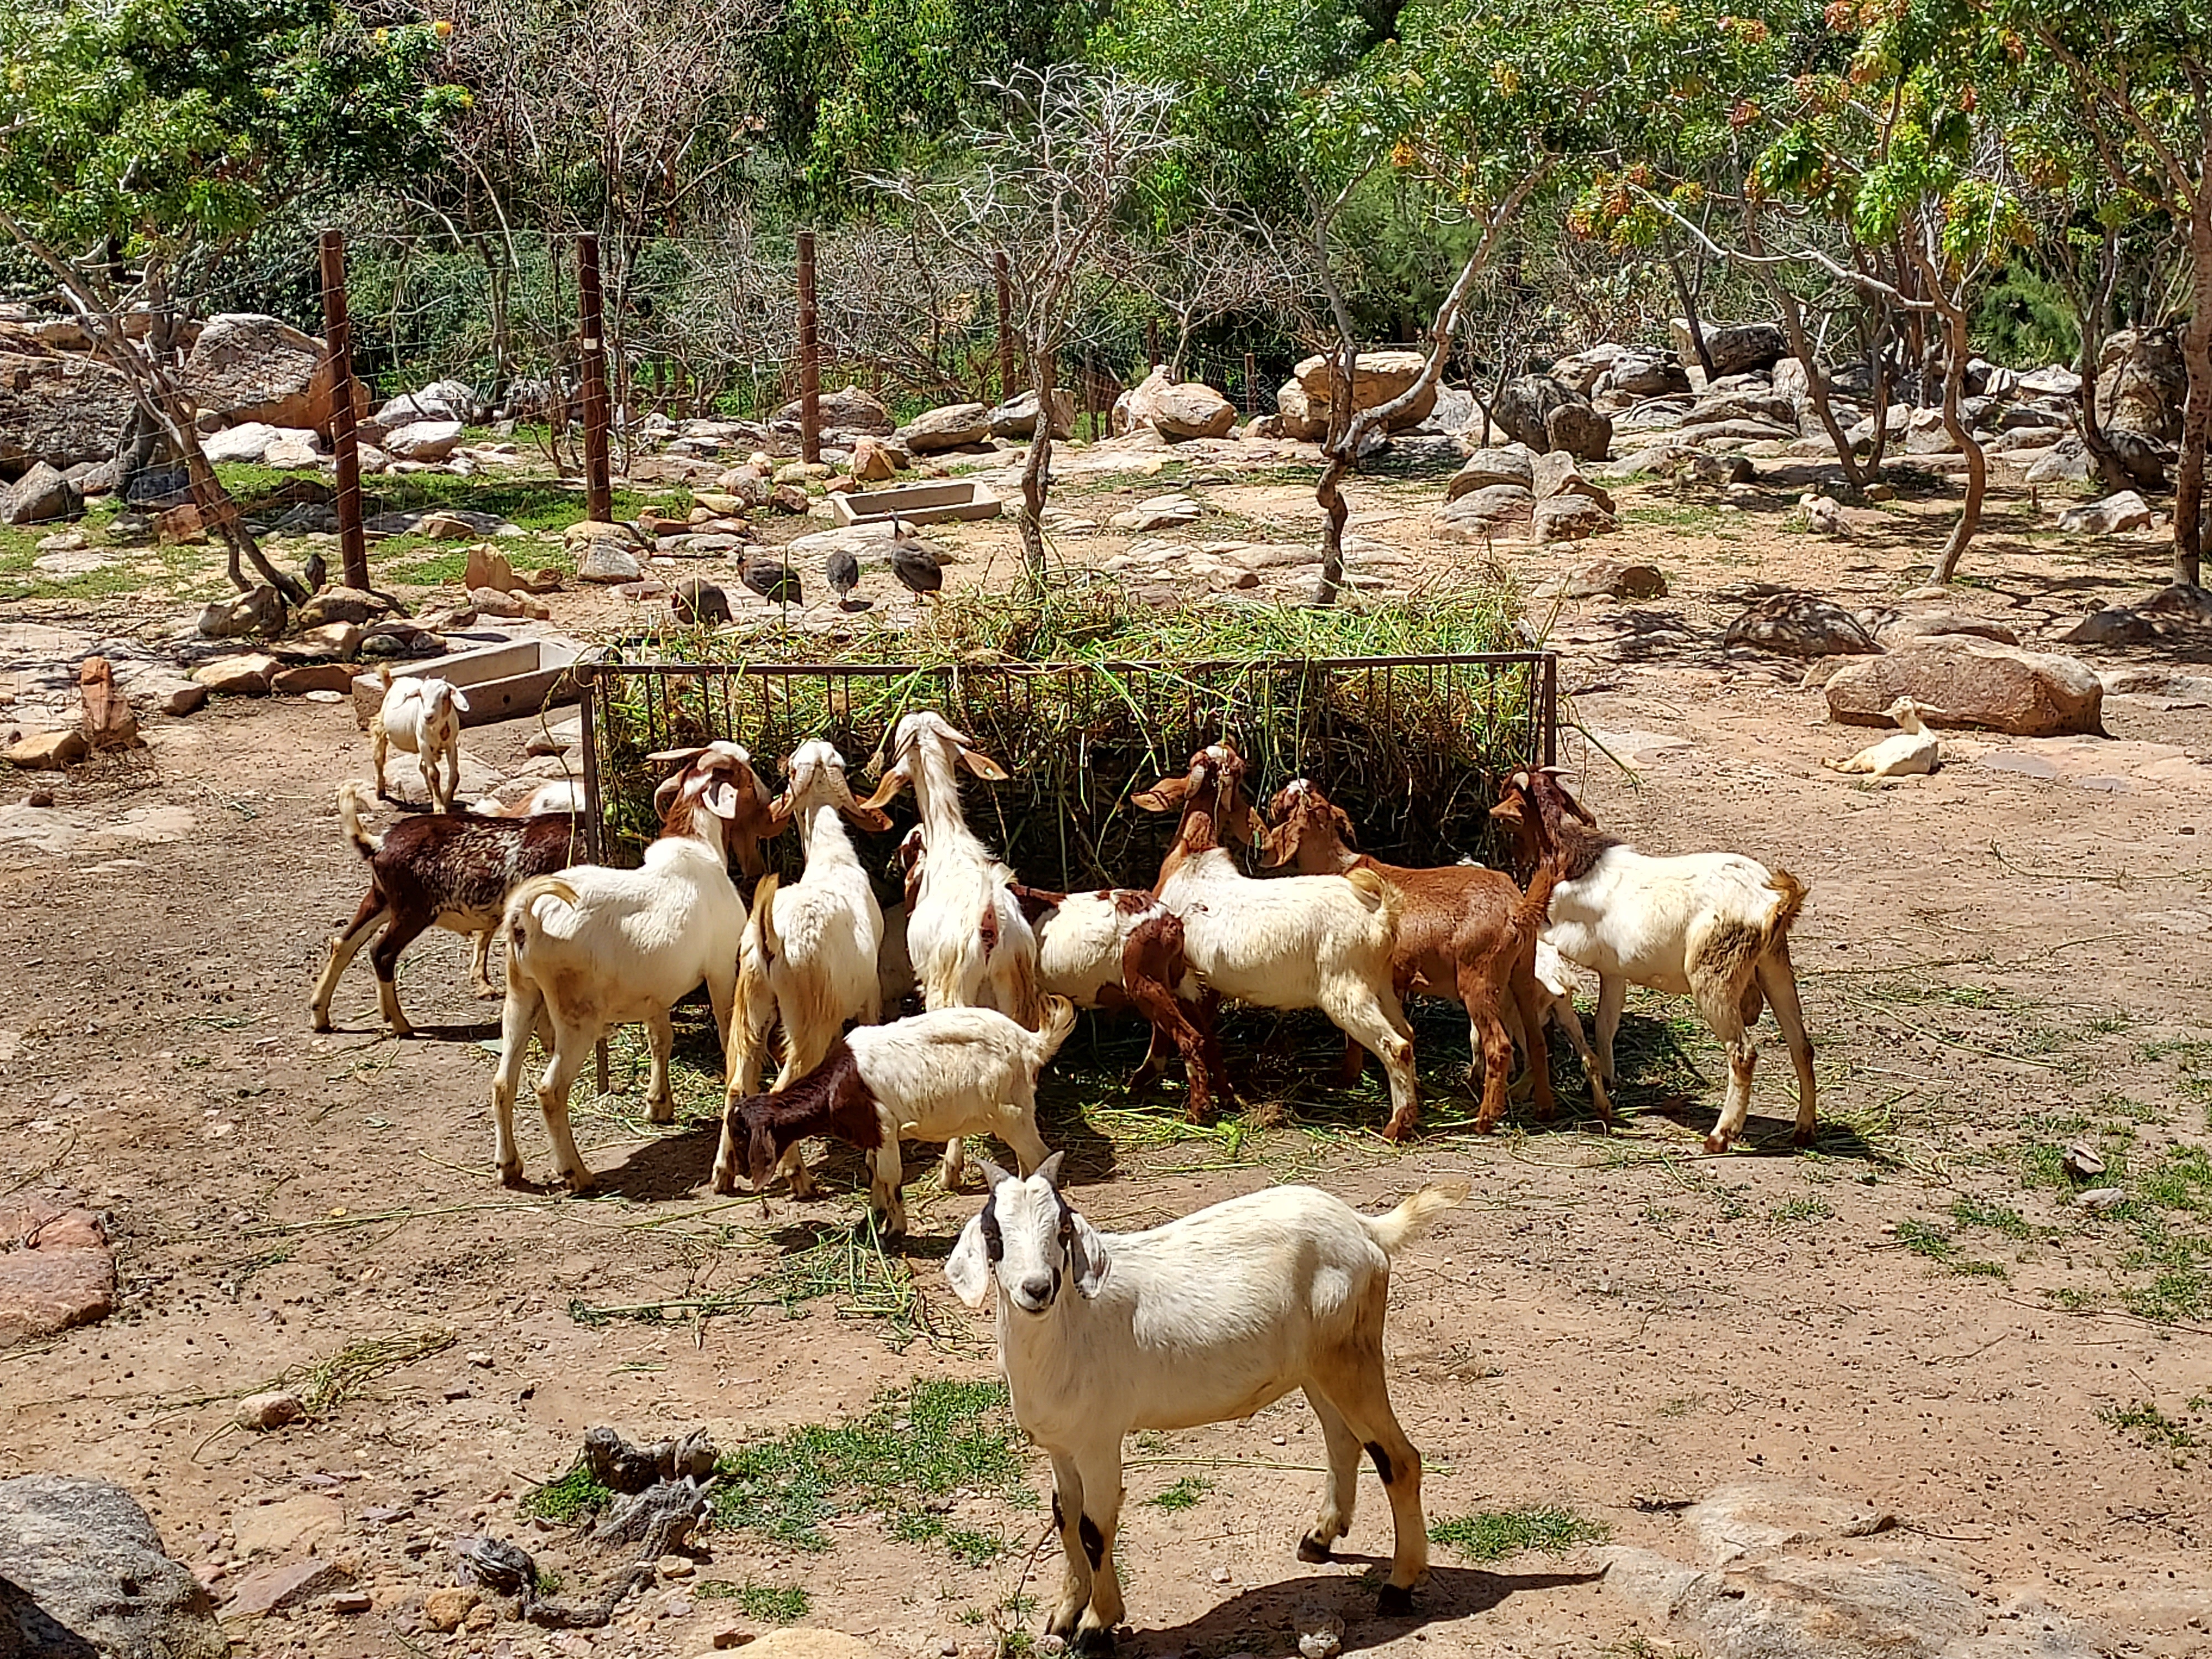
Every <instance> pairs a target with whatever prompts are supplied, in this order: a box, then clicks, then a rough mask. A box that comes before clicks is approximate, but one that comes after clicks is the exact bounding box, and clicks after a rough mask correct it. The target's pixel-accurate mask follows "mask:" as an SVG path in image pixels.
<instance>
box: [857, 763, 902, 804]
mask: <svg viewBox="0 0 2212 1659" xmlns="http://www.w3.org/2000/svg"><path fill="white" fill-rule="evenodd" d="M906 780H907V770H906V763H905V762H904V761H899V762H897V763H895V764H894V765H893V766H892V767H891V769H890V771H888V772H886V773H884V775H883V779H882V781H880V782H878V784H877V785H876V793H874V794H872V795H871V796H869V797H868V798H867V799H866V800H864V801H862V802H861V803H860V805H863V806H881V805H883V804H884V802H885V801H887V800H889V799H891V798H892V797H893V796H894V795H896V794H897V793H898V792H899V791H900V790H901V789H902V788H904V787H906Z"/></svg>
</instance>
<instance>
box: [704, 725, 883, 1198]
mask: <svg viewBox="0 0 2212 1659" xmlns="http://www.w3.org/2000/svg"><path fill="white" fill-rule="evenodd" d="M787 772H788V776H787V780H786V781H785V784H784V789H783V793H781V795H779V796H777V797H776V799H775V802H774V804H773V805H770V807H769V822H770V823H773V824H774V825H775V827H776V828H777V829H781V828H782V827H783V826H784V825H785V824H786V823H789V822H791V821H792V820H793V819H794V818H796V819H797V820H798V821H799V847H800V849H801V851H802V853H803V854H804V856H805V868H804V869H803V870H802V871H801V872H800V874H799V879H798V880H797V881H795V882H793V884H791V885H790V886H788V887H785V886H782V885H781V884H779V883H778V882H777V880H776V878H775V876H774V875H766V876H763V877H762V878H760V885H759V886H757V887H756V888H755V889H754V890H753V908H752V915H750V917H749V918H748V919H747V921H746V922H745V931H744V944H743V945H741V946H740V947H739V948H738V989H737V1006H736V1012H735V1014H734V1016H733V1017H732V1019H731V1022H730V1053H729V1066H728V1072H729V1080H730V1081H729V1098H730V1099H731V1100H735V1099H737V1098H738V1097H739V1096H741V1095H750V1094H757V1093H759V1092H760V1086H761V1062H762V1060H763V1056H765V1055H766V1054H767V1053H768V1038H769V1030H770V1028H771V1027H773V1026H774V1025H775V1024H776V1023H777V1022H778V1020H781V1022H782V1025H783V1067H782V1069H781V1071H779V1072H778V1073H776V1079H775V1086H776V1087H777V1088H778V1089H783V1088H787V1087H788V1086H789V1085H790V1084H791V1081H792V1079H794V1078H797V1077H799V1076H800V1075H802V1074H803V1073H807V1072H811V1071H812V1070H813V1069H814V1068H815V1067H816V1066H819V1065H820V1064H821V1063H822V1057H823V1055H824V1054H828V1053H829V1045H830V1044H831V1043H832V1042H836V1040H837V1036H838V1033H839V1032H841V1031H842V1030H844V1029H845V1024H846V1022H847V1021H848V1020H858V1021H859V1022H860V1023H861V1024H864V1025H872V1024H875V1023H876V1022H877V1021H878V1019H880V1018H883V1000H882V997H883V992H882V985H881V982H880V980H879V978H878V975H879V973H880V971H881V968H880V959H881V957H882V952H883V940H884V915H883V908H882V907H881V906H880V905H878V903H877V902H876V895H875V890H874V889H873V888H872V887H871V886H870V885H869V884H868V873H867V872H866V871H865V870H863V869H862V868H861V867H860V858H859V855H858V854H855V853H854V851H853V843H852V842H851V841H849V840H848V839H847V837H846V835H845V829H844V826H843V825H842V824H841V823H838V822H837V815H838V814H839V813H841V812H842V813H843V814H845V815H846V816H847V817H850V818H851V819H852V820H853V822H854V823H857V824H859V825H860V826H861V827H862V828H863V829H890V819H889V818H887V817H884V815H883V813H882V812H881V811H878V810H877V809H876V808H874V807H872V806H862V805H860V804H859V803H857V802H856V801H854V799H853V792H852V790H851V788H850V787H848V786H847V784H846V781H845V757H843V756H842V755H840V754H839V753H838V752H837V751H836V750H835V749H834V748H832V747H830V745H829V744H826V743H823V742H822V741H821V740H819V739H818V738H817V739H815V740H813V741H811V742H807V743H803V744H799V748H798V750H796V752H794V753H793V756H792V757H791V760H790V762H789V764H788V767H787ZM723 1133H724V1137H725V1142H726V1138H727V1135H728V1131H727V1129H725V1130H724V1131H723ZM729 1156H730V1149H729V1147H728V1146H727V1145H726V1144H725V1145H724V1146H723V1148H722V1150H721V1152H720V1156H719V1157H718V1158H717V1159H716V1162H717V1164H718V1165H719V1164H720V1163H721V1162H722V1161H724V1160H726V1159H727V1158H729ZM790 1163H791V1177H792V1186H793V1190H794V1191H797V1192H799V1193H802V1194H803V1193H805V1192H806V1191H807V1190H808V1189H809V1183H808V1182H807V1179H806V1170H805V1165H804V1164H801V1163H799V1159H798V1158H797V1156H796V1154H794V1155H793V1157H792V1158H791V1160H790Z"/></svg>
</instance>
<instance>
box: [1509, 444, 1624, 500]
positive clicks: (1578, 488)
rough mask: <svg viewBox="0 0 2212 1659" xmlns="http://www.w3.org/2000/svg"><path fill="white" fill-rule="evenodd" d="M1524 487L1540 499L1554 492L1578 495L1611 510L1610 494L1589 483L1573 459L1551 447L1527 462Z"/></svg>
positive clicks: (1551, 495)
mask: <svg viewBox="0 0 2212 1659" xmlns="http://www.w3.org/2000/svg"><path fill="white" fill-rule="evenodd" d="M1528 487H1529V489H1533V490H1534V491H1535V492H1536V499H1537V500H1538V501H1549V500H1551V499H1552V497H1553V496H1554V495H1580V496H1582V497H1583V498H1584V499H1585V500H1587V501H1595V502H1596V503H1597V504H1598V505H1599V506H1600V507H1603V508H1604V509H1605V510H1606V511H1607V512H1608V513H1610V512H1612V511H1613V497H1612V496H1611V495H1607V493H1606V491H1605V489H1603V488H1602V487H1601V485H1598V484H1595V483H1591V482H1590V480H1589V477H1587V476H1586V475H1585V474H1584V473H1583V470H1582V468H1581V467H1580V466H1578V465H1576V462H1575V458H1574V457H1573V456H1571V455H1570V454H1568V453H1567V452H1566V451H1565V450H1564V449H1554V450H1552V451H1549V452H1548V453H1545V454H1542V455H1539V456H1537V457H1536V458H1535V459H1534V461H1532V462H1530V463H1529V467H1528Z"/></svg>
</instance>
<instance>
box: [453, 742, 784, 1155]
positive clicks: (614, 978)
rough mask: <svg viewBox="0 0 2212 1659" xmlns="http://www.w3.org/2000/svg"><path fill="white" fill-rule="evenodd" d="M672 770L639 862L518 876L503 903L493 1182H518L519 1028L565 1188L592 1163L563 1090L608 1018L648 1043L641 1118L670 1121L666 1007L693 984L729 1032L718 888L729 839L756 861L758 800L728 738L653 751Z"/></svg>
mask: <svg viewBox="0 0 2212 1659" xmlns="http://www.w3.org/2000/svg"><path fill="white" fill-rule="evenodd" d="M656 758H659V759H664V760H681V761H682V762H683V763H684V769H683V770H682V771H681V772H679V773H678V775H676V776H674V777H672V778H670V779H669V780H667V781H665V782H664V783H663V784H662V785H661V786H660V788H659V792H658V793H656V795H655V797H654V805H656V806H657V807H659V810H660V812H661V830H660V838H659V840H657V841H655V842H653V844H652V845H651V846H649V847H647V848H646V849H645V863H644V866H643V867H641V868H640V869H636V870H614V869H609V868H607V867H606V866H603V865H588V864H587V865H579V866H574V867H573V868H571V869H569V870H567V871H564V872H562V873H561V874H559V875H556V876H542V877H539V878H536V879H534V880H531V881H526V882H525V883H523V884H521V885H520V887H518V888H516V889H515V890H514V892H513V896H511V897H509V899H508V900H507V914H506V916H505V918H504V919H503V920H502V921H501V928H502V929H503V930H504V931H505V933H506V936H507V1002H506V1006H505V1007H504V1008H503V1009H502V1010H501V1016H500V1056H499V1067H498V1069H497V1071H495V1073H493V1075H492V1085H491V1108H492V1119H493V1123H494V1126H495V1128H494V1132H495V1137H496V1140H495V1156H496V1160H497V1163H498V1165H499V1174H500V1179H501V1181H503V1182H506V1183H507V1185H509V1186H513V1185H515V1184H517V1183H518V1182H520V1180H521V1178H522V1159H521V1158H520V1155H518V1154H517V1152H515V1149H514V1095H515V1090H516V1087H517V1085H519V1084H520V1081H521V1077H522V1066H523V1061H524V1059H525V1058H526V1055H527V1054H528V1052H529V1048H530V1038H531V1035H532V1033H533V1032H536V1033H538V1035H539V1036H541V1037H542V1038H543V1040H544V1046H545V1048H546V1049H547V1050H548V1052H549V1053H550V1055H551V1058H550V1060H549V1061H548V1063H547V1065H546V1067H545V1073H544V1077H543V1078H542V1079H540V1081H539V1083H538V1105H539V1106H540V1107H541V1108H542V1109H544V1114H545V1127H546V1132H547V1133H548V1134H549V1135H550V1137H551V1139H552V1142H553V1152H554V1156H555V1158H556V1160H557V1162H558V1163H559V1165H560V1169H561V1173H562V1176H564V1177H565V1178H566V1179H567V1181H568V1185H569V1187H570V1188H571V1189H572V1190H574V1191H576V1192H586V1191H588V1190H590V1188H591V1185H592V1172H591V1171H590V1170H588V1169H586V1167H585V1165H584V1161H583V1159H582V1158H580V1156H579V1155H578V1154H577V1152H576V1142H575V1139H574V1136H573V1135H572V1134H571V1133H569V1129H568V1091H569V1090H570V1089H571V1088H572V1087H573V1086H574V1084H575V1080H576V1074H577V1073H579V1072H580V1071H581V1070H582V1069H583V1065H584V1061H585V1060H586V1059H587V1058H588V1057H589V1055H590V1054H591V1051H592V1045H593V1044H594V1043H596V1042H598V1041H599V1038H600V1037H601V1036H604V1035H605V1032H606V1031H607V1030H608V1029H609V1028H611V1027H612V1026H616V1025H623V1024H630V1023H632V1022H641V1023H642V1024H644V1026H645V1028H646V1033H647V1039H648V1042H650V1045H651V1047H652V1050H653V1077H652V1081H651V1084H650V1086H649V1087H648V1089H647V1117H648V1118H649V1119H650V1120H651V1121H653V1122H655V1123H672V1122H673V1121H675V1119H676V1099H675V1097H674V1095H673V1094H671V1092H670V1091H669V1086H668V1051H669V1048H670V1046H671V1043H672V1042H673V1041H674V1033H673V1031H672V1030H671V1029H670V1026H669V1021H668V1014H669V1010H670V1009H671V1008H673V1007H674V1006H676V1004H677V1003H678V1001H679V1000H682V999H683V998H684V997H685V996H688V995H689V994H690V993H691V992H692V990H694V989H695V988H696V987H697V986H698V984H699V982H700V981H702V980H704V981H706V984H707V997H708V1002H709V1003H711V1004H712V1005H713V1007H714V1032H715V1036H717V1037H718V1038H720V1040H721V1042H723V1043H725V1044H726V1043H727V1042H728V1040H729V1025H730V1003H731V998H732V992H733V989H734V982H735V981H736V978H737V965H738V942H739V940H740V939H741V938H742V937H743V935H744V926H745V907H744V901H743V900H742V899H740V898H739V897H738V890H737V889H736V887H735V886H733V885H732V884H731V881H730V876H729V871H728V867H727V863H726V860H727V858H728V855H729V853H730V851H731V850H732V848H734V850H735V851H736V852H737V854H738V860H739V862H740V864H741V865H742V866H744V868H745V869H746V870H747V871H748V872H757V870H758V869H759V868H760V865H761V859H760V849H759V846H758V839H759V837H760V836H762V835H763V834H766V833H768V831H769V828H770V825H769V803H768V800H767V799H766V797H765V796H764V795H763V793H762V791H761V787H760V783H759V781H758V780H757V779H756V778H755V777H754V775H753V770H752V766H751V764H750V757H748V756H747V755H746V753H745V751H744V750H743V749H742V748H740V747H738V745H737V744H734V743H714V744H708V745H707V746H706V747H705V748H704V749H698V750H678V751H675V752H673V753H671V754H669V755H666V756H662V757H656Z"/></svg>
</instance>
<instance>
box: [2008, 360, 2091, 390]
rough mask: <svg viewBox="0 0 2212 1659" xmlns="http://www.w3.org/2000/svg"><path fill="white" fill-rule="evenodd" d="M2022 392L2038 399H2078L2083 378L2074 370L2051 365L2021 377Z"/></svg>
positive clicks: (2056, 364) (2059, 365) (2054, 364)
mask: <svg viewBox="0 0 2212 1659" xmlns="http://www.w3.org/2000/svg"><path fill="white" fill-rule="evenodd" d="M2019 389H2020V390H2021V391H2022V392H2027V394H2029V395H2030V396H2031V397H2037V398H2078V397H2080V396H2081V376H2080V375H2079V374H2075V372H2074V371H2073V370H2072V369H2070V368H2065V367H2063V365H2061V364H2058V363H2051V364H2048V365H2046V366H2045V367H2044V368H2039V369H2036V370H2035V371H2034V372H2033V373H2032V374H2023V375H2021V377H2020V388H2019Z"/></svg>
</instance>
